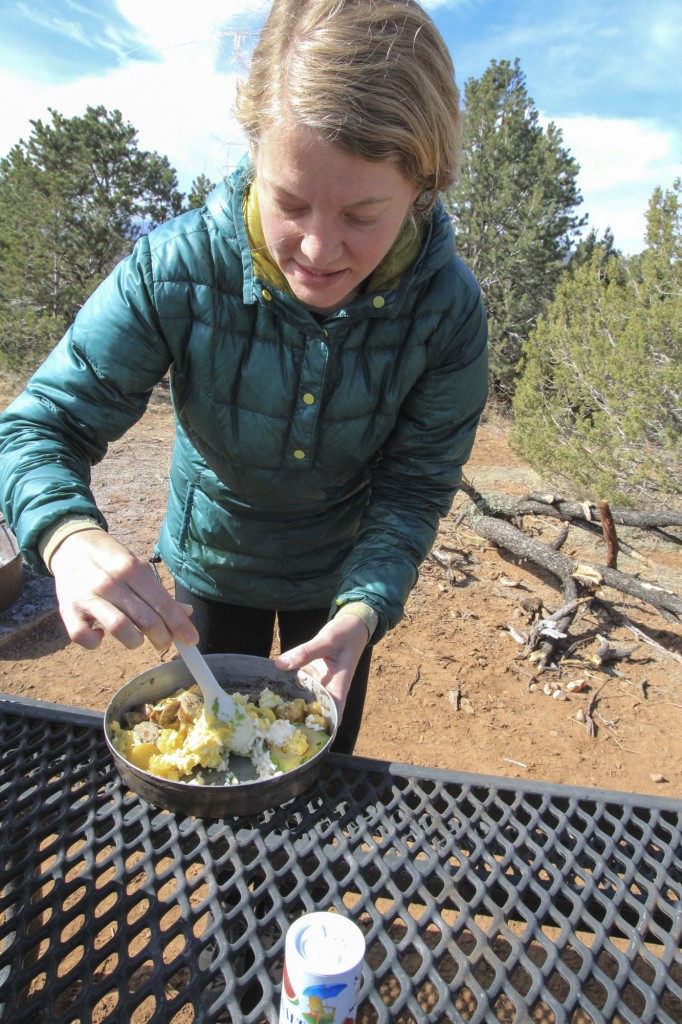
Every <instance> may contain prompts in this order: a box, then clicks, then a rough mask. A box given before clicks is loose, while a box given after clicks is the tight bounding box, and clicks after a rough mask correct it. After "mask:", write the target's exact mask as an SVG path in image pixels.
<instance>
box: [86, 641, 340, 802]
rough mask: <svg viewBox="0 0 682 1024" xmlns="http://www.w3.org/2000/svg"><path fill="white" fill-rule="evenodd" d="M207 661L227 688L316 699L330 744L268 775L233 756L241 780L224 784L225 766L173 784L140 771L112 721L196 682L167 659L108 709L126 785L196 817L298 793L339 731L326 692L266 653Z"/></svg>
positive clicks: (107, 724) (107, 731)
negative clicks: (199, 780)
mask: <svg viewBox="0 0 682 1024" xmlns="http://www.w3.org/2000/svg"><path fill="white" fill-rule="evenodd" d="M206 660H207V661H208V663H209V665H210V667H211V669H212V671H213V674H214V675H215V676H216V678H217V680H218V682H219V683H220V685H221V686H223V687H224V689H225V690H226V691H227V692H228V693H243V694H245V695H246V696H249V697H251V696H253V697H257V696H258V695H259V694H260V692H261V690H263V689H265V688H266V687H267V688H268V689H270V690H272V691H273V692H274V693H276V694H278V695H279V696H280V697H282V698H283V699H284V700H293V699H295V698H297V697H303V698H304V699H305V700H306V701H312V700H317V701H319V702H320V704H321V705H322V707H323V709H324V717H325V718H326V720H327V725H328V728H329V733H330V740H329V743H326V744H325V746H324V747H323V748H322V749H321V750H320V751H318V752H317V753H316V754H315V755H314V756H313V757H312V758H311V759H310V760H309V761H307V762H306V763H305V764H302V765H301V766H300V767H298V768H294V769H293V770H292V771H289V772H285V773H284V774H282V775H278V776H276V777H275V778H272V779H258V778H256V770H255V768H254V767H253V765H252V764H251V761H250V760H249V759H248V758H246V757H237V756H235V755H230V770H231V771H232V772H233V773H234V775H236V776H237V778H238V779H239V784H238V785H234V784H232V785H229V784H226V777H225V772H223V771H215V770H211V771H208V770H206V769H201V775H202V778H203V780H204V783H203V784H202V785H199V784H197V783H196V782H194V783H193V782H192V781H191V780H192V777H191V776H188V781H187V782H172V781H171V780H169V779H161V778H158V777H157V776H154V775H152V774H151V773H150V772H146V771H143V770H142V769H140V768H138V767H136V766H135V765H133V764H131V763H130V761H128V760H126V758H124V757H123V756H122V755H121V754H120V753H119V752H118V751H117V750H116V748H115V747H114V745H113V742H112V735H113V732H112V726H113V723H114V722H118V723H119V724H122V716H123V713H124V712H125V711H130V710H132V709H133V708H136V707H139V706H140V705H141V704H156V703H157V702H158V701H160V700H161V699H162V698H163V697H168V696H170V694H172V693H175V691H176V690H180V689H182V688H183V687H189V686H192V685H193V683H194V679H193V678H192V675H191V674H190V671H189V669H188V668H187V667H186V665H185V664H184V663H183V662H182V661H171V662H167V663H166V664H163V665H156V666H155V667H154V668H150V669H147V671H146V672H142V673H141V674H140V675H138V676H135V677H134V678H133V679H131V680H130V681H129V682H127V683H126V684H125V685H124V686H123V687H121V689H120V690H119V691H118V693H116V694H115V696H114V697H113V698H112V700H111V701H110V703H109V706H108V707H107V710H106V712H105V715H104V735H105V739H106V742H107V746H108V748H109V751H110V753H111V756H112V757H113V759H114V763H115V765H116V768H117V769H118V772H119V775H120V776H121V779H122V780H123V782H124V783H125V784H126V785H127V786H128V787H129V788H130V789H131V790H132V791H133V792H134V793H137V794H138V796H141V797H143V798H144V799H145V800H146V801H147V802H148V803H150V804H153V805H154V806H155V807H159V808H162V809H164V810H168V811H173V812H175V813H176V814H185V815H193V816H195V817H198V818H224V817H231V816H233V815H248V814H257V813H259V812H260V811H263V810H267V809H268V808H271V807H277V806H279V805H280V804H283V803H285V802H287V801H288V800H292V799H293V798H294V797H296V796H299V795H300V794H301V793H303V792H304V791H305V790H306V789H308V788H309V787H310V786H311V785H312V784H313V782H314V781H315V779H316V778H317V777H318V775H319V773H320V769H321V767H322V764H323V762H324V760H325V758H326V756H327V754H328V753H329V749H330V747H331V744H332V741H333V739H334V737H335V735H336V730H337V727H338V714H337V710H336V705H335V704H334V701H333V700H332V698H331V697H330V695H329V693H328V692H327V690H326V689H325V688H324V686H322V684H321V683H320V682H318V681H317V680H316V679H314V678H313V677H312V676H311V675H309V674H308V673H306V672H303V671H302V670H299V671H293V672H283V671H281V670H280V669H278V668H276V667H275V664H274V662H273V661H271V660H270V659H269V658H255V657H251V656H249V655H243V654H209V655H206Z"/></svg>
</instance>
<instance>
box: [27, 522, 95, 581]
mask: <svg viewBox="0 0 682 1024" xmlns="http://www.w3.org/2000/svg"><path fill="white" fill-rule="evenodd" d="M103 529H104V527H103V526H102V525H101V523H98V522H97V520H96V519H89V518H88V517H87V516H74V517H68V518H66V519H58V520H57V522H56V523H54V524H53V525H52V526H50V527H49V528H48V529H47V530H45V531H44V532H43V533H42V534H41V535H40V540H39V541H38V551H39V552H40V557H41V558H42V560H43V562H44V563H45V567H46V568H47V571H48V572H52V570H51V568H50V562H51V561H52V556H53V555H54V553H55V551H56V550H57V548H58V547H59V545H60V544H61V543H62V541H63V540H66V538H67V537H70V536H71V534H73V533H81V532H82V531H83V530H103Z"/></svg>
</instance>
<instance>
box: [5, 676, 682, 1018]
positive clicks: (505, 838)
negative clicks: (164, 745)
mask: <svg viewBox="0 0 682 1024" xmlns="http://www.w3.org/2000/svg"><path fill="white" fill-rule="evenodd" d="M101 730H102V716H101V715H99V714H95V713H92V712H85V711H79V710H75V711H74V710H71V709H66V708H62V707H60V706H56V705H45V704H40V703H38V702H29V701H24V702H20V701H17V699H16V698H10V697H9V696H7V697H2V696H1V695H0V1021H3V1022H7V1024H76V1022H78V1024H90V1022H93V1024H119V1022H125V1024H161V1022H163V1024H190V1022H202V1024H203V1022H206V1024H208V1022H210V1024H221V1022H231V1024H242V1022H243V1024H251V1022H254V1024H256V1022H258V1024H260V1022H265V1021H267V1022H269V1024H274V1022H276V1021H277V1016H278V1010H277V1008H278V1006H279V993H280V990H281V978H282V958H283V948H284V936H285V934H286V930H287V927H288V925H289V923H290V922H291V921H293V920H295V919H296V918H297V917H298V916H300V915H301V914H302V913H304V912H305V911H310V910H314V909H326V908H332V909H335V910H337V911H340V912H342V913H344V914H347V915H349V916H351V917H352V918H353V919H354V920H355V921H357V923H358V924H359V925H360V927H361V928H362V930H363V931H364V933H365V935H366V939H367V957H366V964H365V969H364V974H363V982H362V989H361V997H360V1011H359V1015H358V1022H359V1024H379V1022H387V1021H391V1022H399V1024H422V1022H434V1024H435V1022H438V1024H446V1022H457V1021H471V1022H476V1021H486V1022H489V1021H493V1022H502V1024H504V1022H519V1024H520V1022H528V1021H530V1022H541V1024H555V1022H556V1024H559V1022H571V1024H620V1022H633V1024H634V1022H640V1021H644V1022H647V1021H648V1022H652V1024H668V1022H682V950H681V945H682V841H681V840H682V836H681V828H682V801H673V800H671V801H664V800H660V799H654V798H649V797H643V796H635V797H630V796H628V795H624V794H620V793H614V792H604V791H600V790H585V789H582V790H579V789H575V788H571V787H566V786H550V785H548V784H542V783H539V784H535V785H532V784H527V783H525V782H519V781H518V780H511V779H503V778H490V777H484V776H476V775H468V774H459V773H453V772H438V771H431V770H428V769H423V768H412V767H409V766H405V765H390V764H387V763H385V762H380V761H371V760H366V759H361V758H348V757H342V756H334V755H332V756H331V757H330V758H329V759H328V761H327V763H326V768H325V770H324V772H323V776H322V778H321V779H320V780H319V782H318V783H317V784H316V786H315V787H314V788H313V789H311V790H310V791H309V792H308V793H307V794H305V795H304V796H302V797H299V798H298V799H297V800H295V801H292V802H290V803H289V804H287V805H284V806H281V807H279V808H276V809H274V810H272V811H268V812H265V813H263V814H260V815H258V816H255V817H254V818H233V819H230V820H227V819H225V820H220V821H209V820H200V819H195V818H184V819H183V818H181V817H179V816H175V815H173V814H169V813H166V812H163V811H158V810H156V809H154V808H152V807H150V806H149V805H147V804H146V803H145V802H144V801H142V800H140V799H139V798H137V797H136V796H134V795H133V794H131V793H129V792H127V791H126V789H125V788H124V787H123V785H122V784H121V782H120V780H119V777H118V775H117V773H116V770H115V768H114V765H113V763H112V761H111V759H110V757H109V755H108V752H107V749H106V746H105V743H104V741H103V738H102V731H101Z"/></svg>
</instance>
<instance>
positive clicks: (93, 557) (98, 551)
mask: <svg viewBox="0 0 682 1024" xmlns="http://www.w3.org/2000/svg"><path fill="white" fill-rule="evenodd" d="M50 569H51V571H52V573H53V575H54V579H55V586H56V590H57V598H58V601H59V611H60V614H61V617H62V619H63V620H64V625H65V626H66V629H67V632H68V634H69V636H70V637H71V639H72V640H73V641H74V642H75V643H77V644H80V645H81V646H82V647H87V648H89V649H91V650H94V648H96V647H99V645H100V643H101V642H102V638H103V636H104V634H105V633H110V634H111V635H112V636H113V637H115V638H116V640H118V641H119V642H120V643H122V644H123V646H124V647H128V648H130V649H131V650H132V649H133V648H135V647H139V646H140V645H141V644H142V643H144V638H145V637H148V639H149V640H150V641H151V643H152V644H153V645H154V647H156V649H157V650H159V651H165V650H167V649H168V648H169V647H170V645H171V643H172V637H173V636H174V635H175V636H178V637H179V638H180V639H181V640H184V641H185V643H187V644H196V643H197V642H198V640H199V635H198V633H197V631H196V629H195V627H194V626H193V625H192V623H191V621H190V619H189V612H190V611H191V609H190V608H189V606H188V605H183V604H179V602H177V601H175V600H174V599H173V597H172V596H171V595H170V594H169V593H168V591H167V590H166V588H165V587H164V586H163V584H162V583H161V582H160V580H159V579H157V576H156V574H155V572H154V570H153V569H152V567H151V565H150V564H149V563H148V562H145V561H143V560H142V559H140V558H138V557H137V556H136V555H134V554H133V553H132V552H131V551H129V550H128V548H127V547H125V546H124V545H123V544H121V543H120V542H119V541H117V540H115V538H114V537H111V536H110V535H109V534H108V533H105V532H104V531H103V530H82V531H81V532H80V533H73V534H71V535H70V536H68V537H66V538H65V539H64V540H63V541H62V543H61V544H60V545H59V547H58V548H57V550H56V551H55V552H54V554H53V555H52V558H51V561H50Z"/></svg>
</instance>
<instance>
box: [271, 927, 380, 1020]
mask: <svg viewBox="0 0 682 1024" xmlns="http://www.w3.org/2000/svg"><path fill="white" fill-rule="evenodd" d="M364 957H365V936H364V935H363V933H362V932H361V930H360V929H359V928H358V926H357V925H356V924H354V923H353V922H352V921H350V920H349V919H348V918H347V917H342V916H341V915H340V914H335V913H332V912H329V911H321V912H319V913H313V914H305V915H304V916H303V917H301V918H299V920H298V921H295V922H294V923H293V924H292V925H291V927H290V928H289V931H288V932H287V937H286V943H285V948H284V978H283V981H282V1002H281V1005H280V1011H279V1020H280V1024H313V1022H314V1024H355V1017H356V1013H357V1001H358V990H359V988H360V979H361V977H362V963H363V960H364Z"/></svg>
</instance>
